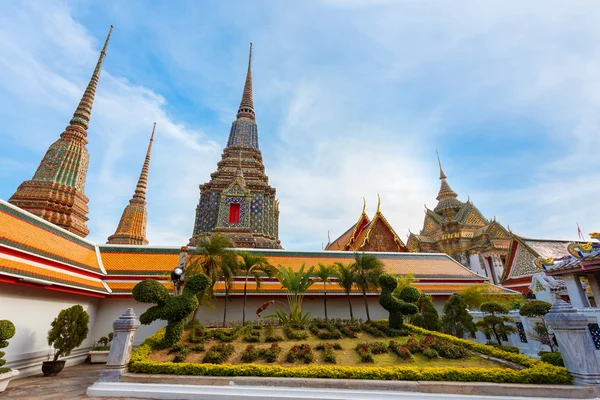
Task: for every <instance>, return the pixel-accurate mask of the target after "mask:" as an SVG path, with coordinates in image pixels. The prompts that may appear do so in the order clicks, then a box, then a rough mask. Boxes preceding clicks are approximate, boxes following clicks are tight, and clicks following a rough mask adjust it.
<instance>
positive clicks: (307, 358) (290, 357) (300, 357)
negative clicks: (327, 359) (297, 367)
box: [285, 343, 315, 364]
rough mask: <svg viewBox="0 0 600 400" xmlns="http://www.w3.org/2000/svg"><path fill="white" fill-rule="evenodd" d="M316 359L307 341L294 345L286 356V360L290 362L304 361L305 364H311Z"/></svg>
mask: <svg viewBox="0 0 600 400" xmlns="http://www.w3.org/2000/svg"><path fill="white" fill-rule="evenodd" d="M314 360H315V355H314V354H313V351H312V349H311V348H310V345H309V344H307V343H305V344H297V345H295V346H293V347H292V348H291V349H290V351H289V352H288V354H287V356H286V357H285V361H286V362H289V363H293V362H296V361H303V362H304V363H305V364H310V363H311V362H313V361H314Z"/></svg>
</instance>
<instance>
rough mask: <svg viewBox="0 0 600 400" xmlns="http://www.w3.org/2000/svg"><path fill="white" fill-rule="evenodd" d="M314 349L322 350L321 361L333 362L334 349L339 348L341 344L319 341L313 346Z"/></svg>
mask: <svg viewBox="0 0 600 400" xmlns="http://www.w3.org/2000/svg"><path fill="white" fill-rule="evenodd" d="M315 349H317V350H322V351H323V352H324V353H323V361H325V362H326V363H331V364H335V363H337V360H336V358H335V351H334V350H341V349H342V345H341V344H339V343H319V344H317V345H316V346H315Z"/></svg>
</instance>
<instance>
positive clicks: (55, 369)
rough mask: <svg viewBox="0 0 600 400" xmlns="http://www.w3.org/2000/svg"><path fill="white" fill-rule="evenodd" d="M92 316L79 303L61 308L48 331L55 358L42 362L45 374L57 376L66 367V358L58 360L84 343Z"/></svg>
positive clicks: (49, 342) (49, 343)
mask: <svg viewBox="0 0 600 400" xmlns="http://www.w3.org/2000/svg"><path fill="white" fill-rule="evenodd" d="M89 322H90V316H89V315H88V313H87V312H85V310H84V309H83V307H82V306H80V305H79V304H77V305H74V306H73V307H71V308H67V309H64V310H61V312H59V313H58V317H56V318H55V319H54V321H52V324H51V326H52V328H51V329H50V330H49V331H48V345H49V346H53V347H54V359H53V360H52V361H44V362H43V363H42V372H43V373H44V376H55V375H57V374H58V373H59V372H60V371H62V370H63V368H64V367H65V362H66V360H60V361H59V360H58V359H59V358H60V357H66V356H68V355H70V354H71V351H73V349H74V348H76V347H78V346H80V345H81V343H83V341H84V340H85V338H86V337H87V334H88V323H89Z"/></svg>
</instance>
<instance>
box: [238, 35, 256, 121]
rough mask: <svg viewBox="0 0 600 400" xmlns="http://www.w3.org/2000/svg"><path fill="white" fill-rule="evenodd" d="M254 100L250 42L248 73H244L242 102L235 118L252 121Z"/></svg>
mask: <svg viewBox="0 0 600 400" xmlns="http://www.w3.org/2000/svg"><path fill="white" fill-rule="evenodd" d="M254 116H255V113H254V99H253V96H252V42H250V56H249V57H248V72H247V73H246V84H245V85H244V93H243V94H242V102H241V103H240V108H239V109H238V113H237V117H238V118H242V117H246V118H250V119H251V120H254Z"/></svg>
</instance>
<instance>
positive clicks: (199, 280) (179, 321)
mask: <svg viewBox="0 0 600 400" xmlns="http://www.w3.org/2000/svg"><path fill="white" fill-rule="evenodd" d="M210 284H211V280H210V278H209V277H208V276H206V275H204V274H197V275H194V276H192V277H191V278H189V279H188V280H187V281H186V282H185V287H184V289H183V293H182V294H181V296H176V297H170V296H169V292H168V291H167V289H166V288H165V287H164V286H163V285H161V284H160V283H158V282H157V281H155V280H152V279H147V280H145V281H142V282H139V283H138V284H137V285H135V286H134V288H133V291H132V296H133V298H134V299H135V300H137V301H139V302H140V303H151V304H152V303H154V304H156V305H155V306H154V307H150V308H149V309H148V310H147V311H146V312H145V313H143V314H142V315H140V322H141V323H142V324H144V325H148V324H150V323H152V322H153V321H155V320H157V319H160V320H165V321H167V329H166V332H165V338H164V343H163V346H164V347H170V346H172V345H174V344H175V343H177V342H178V341H179V340H180V339H181V336H182V335H183V328H184V325H185V319H186V318H187V317H188V316H189V315H190V314H191V313H192V312H194V310H195V309H196V308H197V307H198V298H197V295H198V293H201V292H202V291H204V290H206V289H207V288H208V287H209V286H210Z"/></svg>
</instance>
